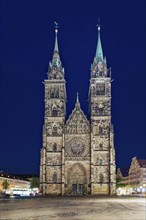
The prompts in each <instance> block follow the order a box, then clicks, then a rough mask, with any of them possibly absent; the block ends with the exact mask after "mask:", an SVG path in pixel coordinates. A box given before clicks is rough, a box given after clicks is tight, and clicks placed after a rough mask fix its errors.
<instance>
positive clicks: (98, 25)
mask: <svg viewBox="0 0 146 220" xmlns="http://www.w3.org/2000/svg"><path fill="white" fill-rule="evenodd" d="M97 27H98V31H100V18H98V24H97Z"/></svg>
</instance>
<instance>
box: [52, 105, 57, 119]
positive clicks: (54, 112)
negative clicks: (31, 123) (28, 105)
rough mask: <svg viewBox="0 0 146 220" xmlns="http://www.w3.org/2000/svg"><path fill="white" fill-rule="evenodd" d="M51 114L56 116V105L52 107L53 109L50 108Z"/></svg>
mask: <svg viewBox="0 0 146 220" xmlns="http://www.w3.org/2000/svg"><path fill="white" fill-rule="evenodd" d="M52 116H54V117H56V116H58V111H57V108H56V107H53V109H52Z"/></svg>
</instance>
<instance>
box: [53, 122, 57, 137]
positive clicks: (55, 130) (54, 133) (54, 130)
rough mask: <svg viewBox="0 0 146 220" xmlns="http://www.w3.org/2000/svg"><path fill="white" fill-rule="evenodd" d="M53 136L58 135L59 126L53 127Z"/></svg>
mask: <svg viewBox="0 0 146 220" xmlns="http://www.w3.org/2000/svg"><path fill="white" fill-rule="evenodd" d="M52 135H54V136H56V135H57V126H56V125H54V126H53V131H52Z"/></svg>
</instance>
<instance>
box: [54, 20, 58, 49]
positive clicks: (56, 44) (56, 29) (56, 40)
mask: <svg viewBox="0 0 146 220" xmlns="http://www.w3.org/2000/svg"><path fill="white" fill-rule="evenodd" d="M54 23H55V46H54V53H55V52H58V53H59V49H58V39H57V34H58V27H59V26H58V23H57V22H54Z"/></svg>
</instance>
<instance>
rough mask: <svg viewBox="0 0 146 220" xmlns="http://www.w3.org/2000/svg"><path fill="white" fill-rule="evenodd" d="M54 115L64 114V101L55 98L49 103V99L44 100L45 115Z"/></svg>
mask: <svg viewBox="0 0 146 220" xmlns="http://www.w3.org/2000/svg"><path fill="white" fill-rule="evenodd" d="M50 116H53V117H56V116H64V101H63V100H56V101H53V103H51V101H49V102H46V105H45V117H50Z"/></svg>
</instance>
